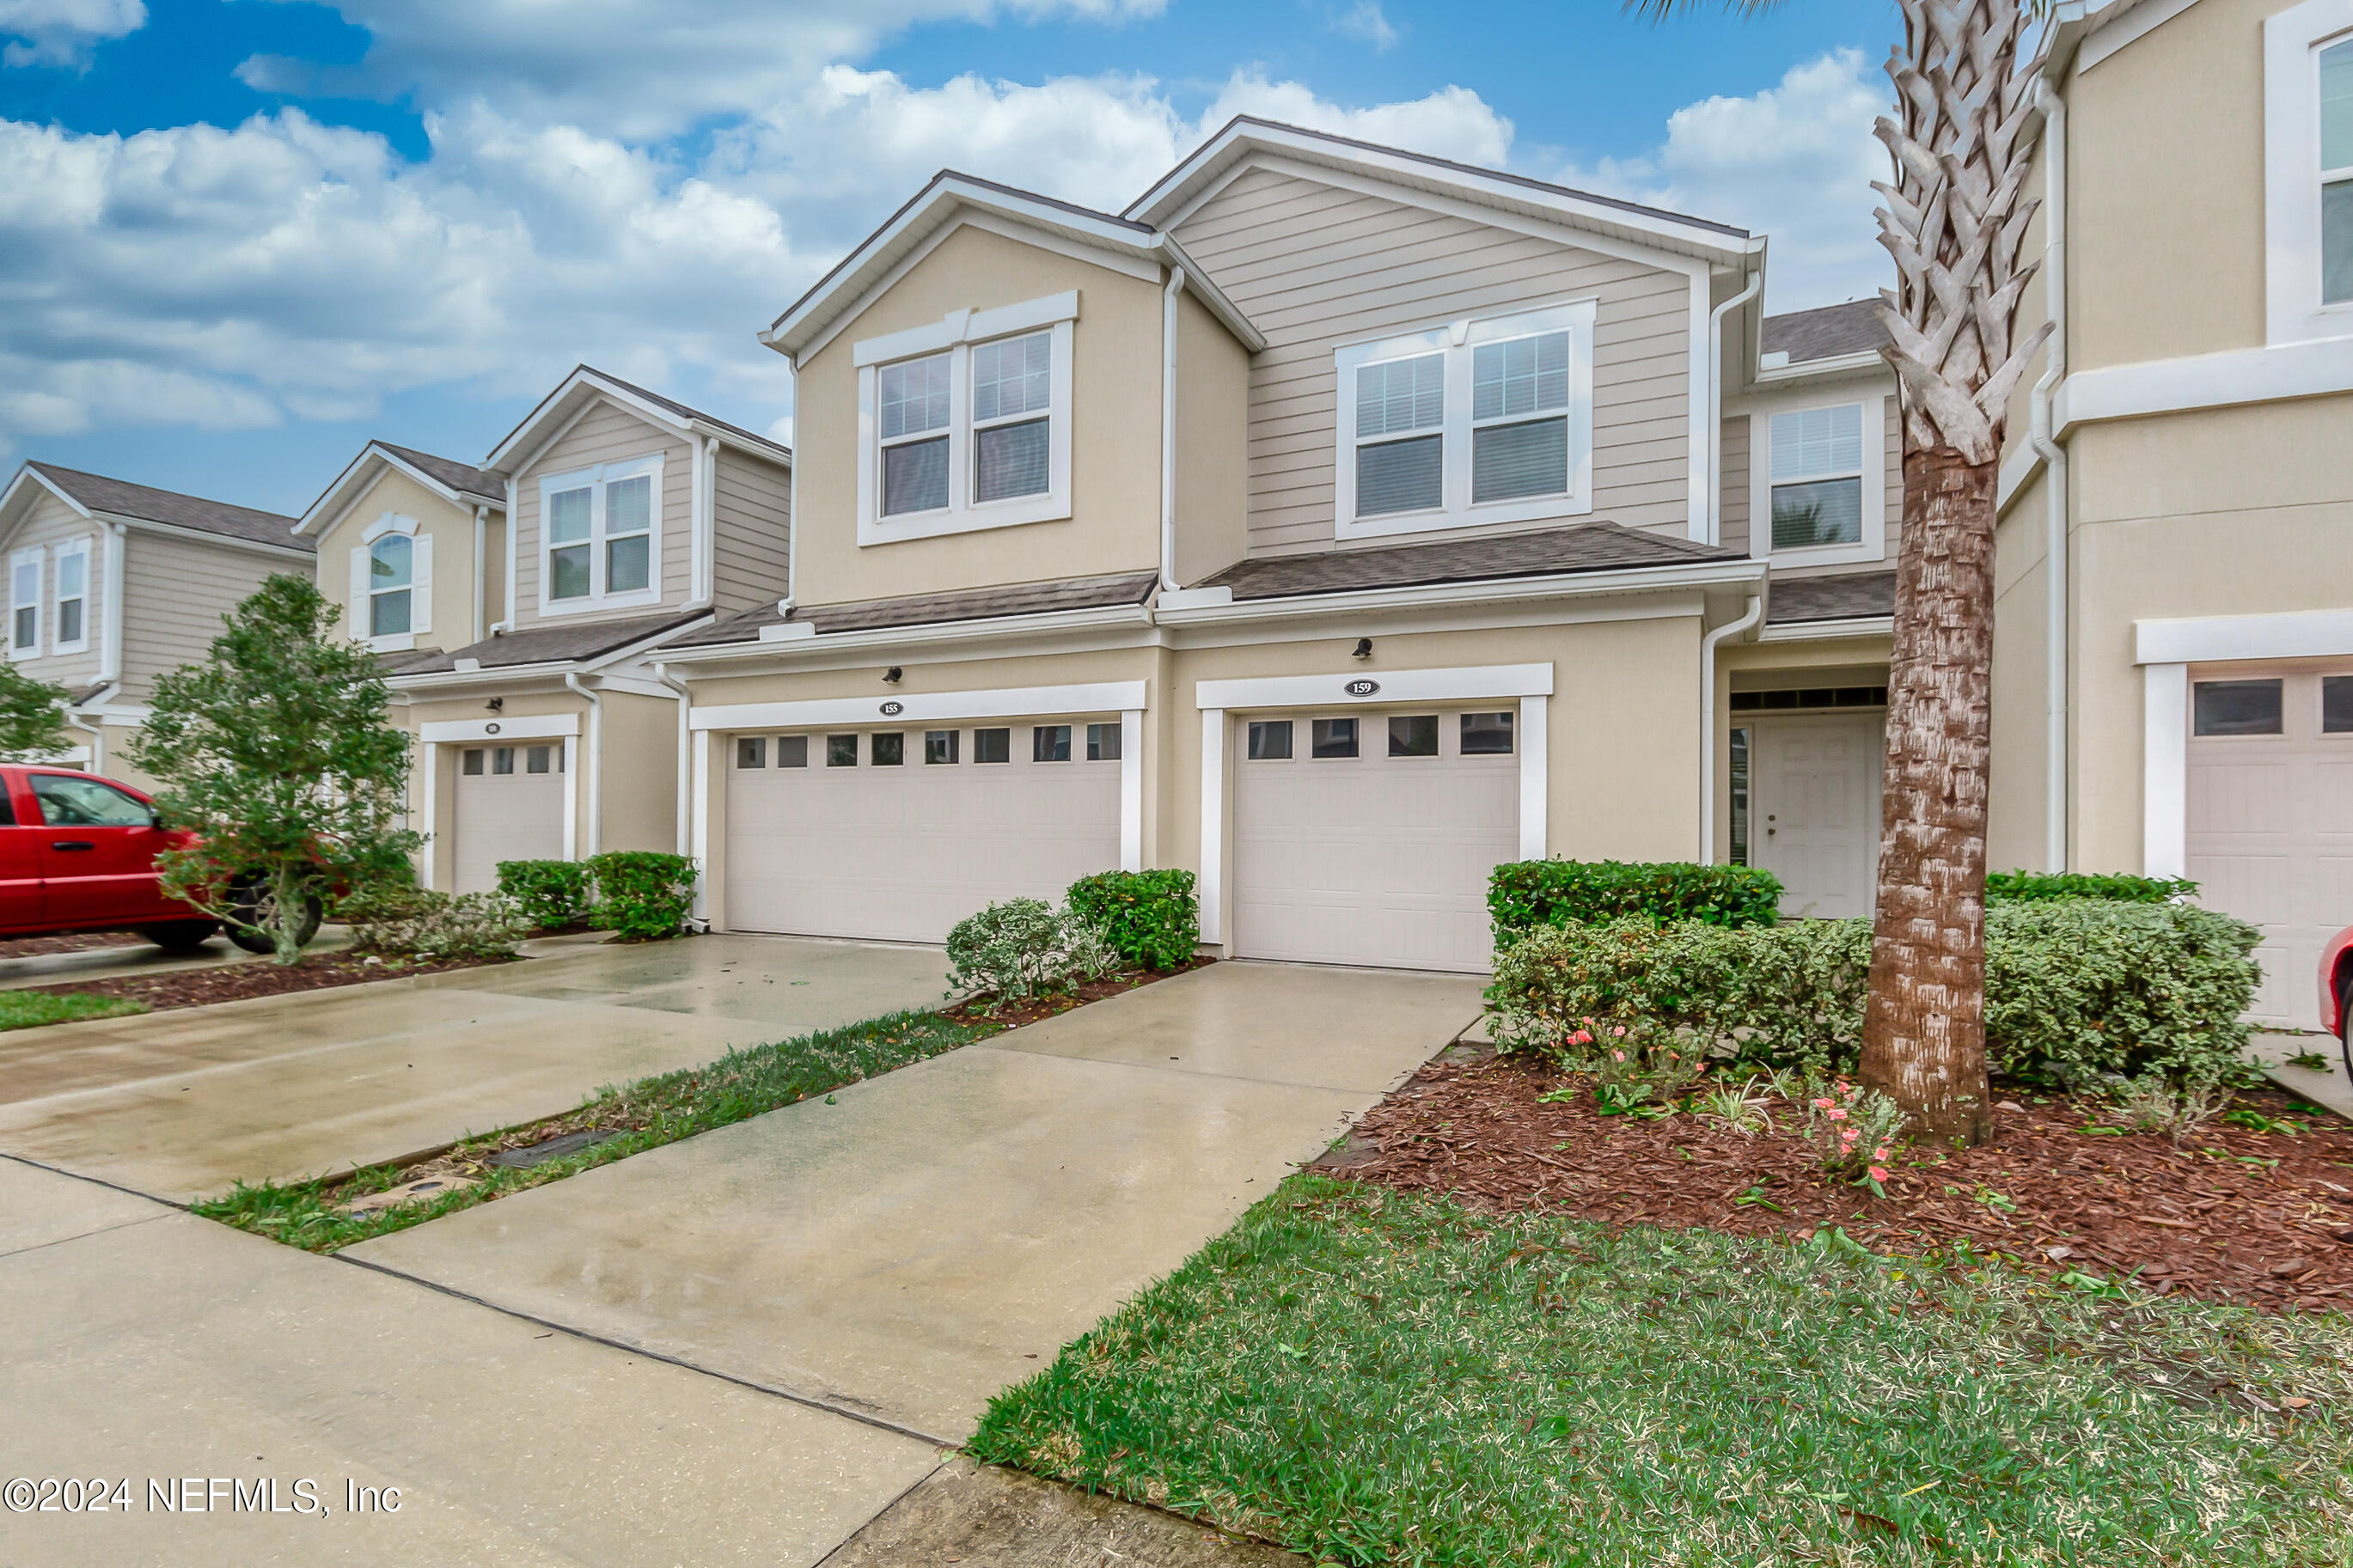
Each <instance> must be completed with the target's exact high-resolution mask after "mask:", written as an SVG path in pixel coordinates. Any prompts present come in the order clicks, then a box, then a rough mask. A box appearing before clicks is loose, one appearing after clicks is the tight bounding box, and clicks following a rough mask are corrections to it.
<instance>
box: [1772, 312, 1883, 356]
mask: <svg viewBox="0 0 2353 1568" xmlns="http://www.w3.org/2000/svg"><path fill="white" fill-rule="evenodd" d="M1886 344H1887V329H1886V328H1885V327H1884V326H1883V325H1881V324H1880V320H1879V301H1878V300H1848V301H1847V302H1846V303H1845V304H1843V305H1823V306H1820V307H1819V308H1817V309H1815V310H1791V311H1789V312H1788V313H1787V314H1784V315H1779V316H1767V317H1766V318H1765V322H1764V325H1763V326H1762V328H1760V329H1759V331H1758V333H1757V353H1760V354H1769V353H1787V354H1788V356H1789V363H1791V364H1805V363H1808V362H1810V361H1812V360H1822V359H1841V358H1844V357H1845V356H1847V355H1849V354H1875V353H1878V352H1879V351H1880V350H1881V349H1882V348H1884V347H1885V346H1886Z"/></svg>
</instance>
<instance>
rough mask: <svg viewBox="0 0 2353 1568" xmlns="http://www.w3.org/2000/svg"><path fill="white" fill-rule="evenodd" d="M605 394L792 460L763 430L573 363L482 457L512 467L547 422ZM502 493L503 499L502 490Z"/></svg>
mask: <svg viewBox="0 0 2353 1568" xmlns="http://www.w3.org/2000/svg"><path fill="white" fill-rule="evenodd" d="M596 396H604V397H607V398H610V399H611V400H612V401H614V402H616V403H618V404H621V405H625V406H627V407H629V408H631V409H633V410H634V411H636V412H637V413H638V414H641V415H643V416H646V417H648V418H649V419H651V420H652V421H653V422H654V423H655V424H657V425H668V426H671V427H672V428H674V429H676V430H678V431H680V432H681V434H689V435H700V436H713V437H718V438H719V440H720V441H721V442H723V443H724V444H725V445H727V446H730V447H737V448H739V449H740V450H743V451H746V452H749V453H751V454H752V455H753V456H754V457H755V458H765V460H767V461H768V462H771V463H782V464H785V465H786V466H787V467H789V466H791V463H792V460H793V449H792V448H791V447H787V446H786V445H784V443H782V442H780V441H771V440H770V439H768V437H765V436H755V435H754V434H753V433H752V432H751V431H749V430H746V429H744V427H743V426H741V425H731V424H729V423H728V422H727V421H726V420H724V419H722V418H720V417H718V416H716V415H712V414H705V413H704V412H703V411H702V409H700V408H696V407H692V406H691V405H687V404H684V403H681V402H680V401H679V400H678V399H676V398H674V397H665V396H663V395H661V394H660V393H659V392H653V391H649V390H648V389H647V388H645V387H642V386H639V385H638V384H637V383H635V382H632V381H623V380H622V379H621V378H620V377H619V376H617V375H612V374H607V373H606V372H604V371H601V370H598V369H597V368H596V366H594V365H586V364H580V365H575V366H573V367H572V374H569V375H567V376H565V378H564V379H563V380H562V381H561V382H559V383H557V384H556V387H555V390H554V391H553V392H551V393H549V394H548V395H546V396H545V397H543V398H541V399H540V400H539V405H538V406H537V407H535V408H533V410H532V411H531V412H530V413H529V414H526V415H524V416H522V423H521V424H519V425H517V426H515V427H514V428H513V429H512V430H510V431H508V432H507V433H506V436H505V437H504V438H503V439H501V441H500V442H499V444H498V445H497V446H496V447H492V448H491V455H490V457H489V458H486V459H484V460H485V461H486V462H488V463H490V464H491V466H493V467H495V468H514V467H520V466H521V465H520V464H519V463H518V462H517V460H516V459H517V455H518V454H519V453H523V452H527V451H528V450H529V449H530V447H529V445H528V443H529V441H530V438H531V437H532V435H533V433H534V432H536V431H538V430H540V429H542V428H543V427H544V426H547V425H549V424H550V423H559V424H560V423H561V422H562V421H564V420H565V419H567V418H569V417H570V416H571V415H572V413H573V411H574V410H575V409H577V408H578V407H579V406H580V405H581V404H582V403H584V402H586V400H587V399H589V398H591V397H596ZM501 499H502V500H503V499H504V494H503V491H501Z"/></svg>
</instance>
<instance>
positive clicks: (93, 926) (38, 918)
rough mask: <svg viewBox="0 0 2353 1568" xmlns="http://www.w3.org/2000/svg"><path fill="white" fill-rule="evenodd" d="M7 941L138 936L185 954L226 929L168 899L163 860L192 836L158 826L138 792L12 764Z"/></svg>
mask: <svg viewBox="0 0 2353 1568" xmlns="http://www.w3.org/2000/svg"><path fill="white" fill-rule="evenodd" d="M0 785H5V795H0V937H19V936H54V935H58V934H59V933H62V932H66V931H137V932H138V933H139V934H140V935H142V936H143V937H145V938H146V939H147V940H148V941H150V942H153V943H155V944H156V945H157V946H158V947H162V948H164V949H166V950H167V951H170V952H187V951H189V950H190V949H193V948H194V947H195V946H196V945H197V944H198V943H199V942H203V941H204V940H205V939H206V937H209V936H211V935H212V934H213V933H214V932H215V931H218V930H219V929H220V922H219V921H216V920H215V919H213V918H212V917H211V916H210V915H206V914H203V913H200V912H198V911H197V910H194V909H191V908H190V907H189V906H187V905H186V904H184V903H181V902H180V901H179V900H176V899H167V898H165V897H164V890H163V889H162V887H161V886H159V885H158V883H157V881H156V878H155V857H156V855H157V854H158V853H159V852H161V851H163V850H165V849H173V848H177V847H180V846H182V845H185V844H186V843H188V842H189V841H190V840H191V839H192V838H194V837H195V835H193V834H191V833H188V832H186V831H185V830H179V829H167V828H164V827H161V826H157V823H156V816H155V807H154V804H153V802H152V801H150V800H149V799H148V798H147V796H146V795H142V793H140V792H139V791H138V790H135V789H132V787H131V786H130V785H129V784H117V783H115V782H114V781H113V780H112V779H104V778H100V777H99V776H98V775H97V774H95V773H76V772H75V771H73V770H72V769H70V768H52V767H19V766H13V765H12V766H5V767H0ZM238 934H239V933H237V932H236V931H231V932H230V936H231V939H232V940H235V939H236V938H237V936H238ZM238 945H240V946H244V945H247V944H246V943H245V942H239V944H238ZM267 945H268V944H267V943H266V942H265V943H264V944H263V949H264V950H266V948H267Z"/></svg>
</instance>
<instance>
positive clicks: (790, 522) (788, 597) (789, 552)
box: [760, 332, 801, 620]
mask: <svg viewBox="0 0 2353 1568" xmlns="http://www.w3.org/2000/svg"><path fill="white" fill-rule="evenodd" d="M760 341H761V342H767V334H765V332H764V333H762V334H761V339H760ZM769 346H770V347H772V348H773V347H775V345H774V344H770V345H769ZM778 352H780V353H781V352H782V351H781V350H780V351H778ZM785 369H786V371H788V372H790V373H791V374H792V378H793V440H794V442H795V443H796V445H797V444H798V442H799V440H800V438H801V427H800V411H801V362H800V361H799V360H797V359H796V358H794V357H793V356H792V355H791V354H786V355H785ZM792 487H793V503H792V507H791V509H790V510H789V511H787V513H786V517H785V596H784V597H783V598H781V599H778V600H777V601H776V614H778V615H780V616H784V617H785V618H786V619H787V620H789V619H791V618H792V614H793V605H796V604H797V603H798V602H799V600H800V593H801V468H800V455H799V453H798V452H797V451H796V452H795V453H794V456H793V478H792Z"/></svg>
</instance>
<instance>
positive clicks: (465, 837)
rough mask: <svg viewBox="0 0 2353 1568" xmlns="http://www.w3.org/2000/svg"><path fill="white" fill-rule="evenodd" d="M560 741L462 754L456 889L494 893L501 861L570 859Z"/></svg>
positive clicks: (469, 750) (478, 749)
mask: <svg viewBox="0 0 2353 1568" xmlns="http://www.w3.org/2000/svg"><path fill="white" fill-rule="evenodd" d="M570 782H571V781H570V779H569V778H568V777H567V776H566V774H565V771H564V742H562V741H560V740H546V741H519V742H515V743H514V744H512V745H504V746H501V745H492V744H490V743H488V742H485V743H483V744H481V745H479V746H467V747H464V748H463V749H461V750H460V751H459V753H458V802H457V806H458V809H457V824H456V826H457V838H458V846H457V851H456V854H455V855H454V857H453V858H454V859H455V861H456V866H455V868H454V869H455V887H454V890H455V891H457V892H460V893H488V892H495V891H496V890H497V889H498V885H499V862H500V861H501V860H561V859H562V858H564V792H565V788H566V787H567V786H568V784H570Z"/></svg>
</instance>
